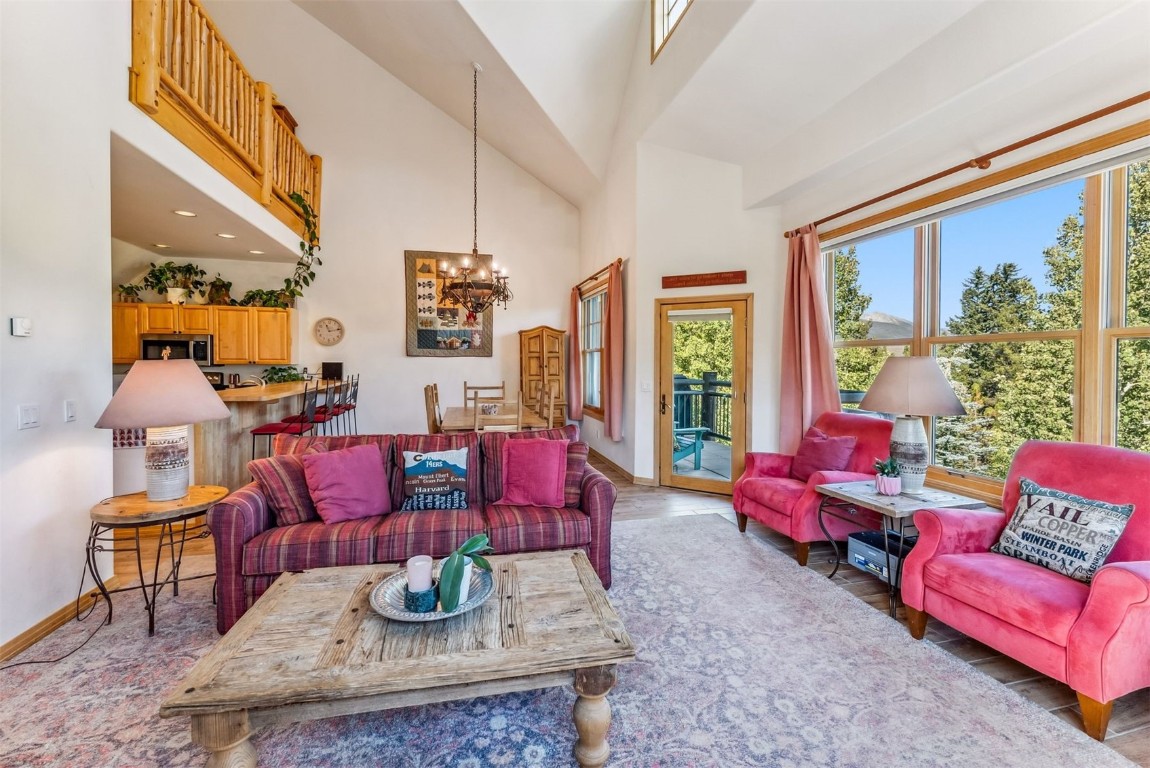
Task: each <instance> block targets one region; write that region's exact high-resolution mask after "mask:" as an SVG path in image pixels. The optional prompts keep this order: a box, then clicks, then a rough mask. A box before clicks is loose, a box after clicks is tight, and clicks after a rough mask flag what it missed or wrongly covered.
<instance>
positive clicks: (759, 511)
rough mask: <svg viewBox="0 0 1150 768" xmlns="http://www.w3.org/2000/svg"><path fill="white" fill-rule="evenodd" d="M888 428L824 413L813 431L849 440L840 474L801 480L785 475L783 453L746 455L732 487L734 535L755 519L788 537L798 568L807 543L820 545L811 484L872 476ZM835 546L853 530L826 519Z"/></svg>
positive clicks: (863, 521) (885, 447) (790, 459)
mask: <svg viewBox="0 0 1150 768" xmlns="http://www.w3.org/2000/svg"><path fill="white" fill-rule="evenodd" d="M891 426H892V425H891V423H890V422H889V421H886V420H885V419H879V418H875V417H873V416H862V415H860V414H856V413H829V412H828V413H824V414H823V415H822V416H819V418H818V419H817V420H816V421H815V423H814V427H815V428H816V429H818V430H819V431H821V432H823V433H824V434H826V435H828V436H829V437H839V436H844V435H851V436H853V437H854V438H855V447H854V451H853V452H852V453H851V455H850V459H849V460H848V461H847V464H846V466H845V467H844V468H843V469H841V470H834V471H819V472H815V473H813V474H812V475H811V476H810V478H808V479H807V480H798V479H796V478H794V477H792V475H791V469H792V465H793V463H794V458H795V457H794V456H791V455H789V454H784V453H748V454H747V457H746V461H747V463H746V469H745V470H744V471H743V476H742V477H740V478H739V479H738V480H737V481H736V482H735V492H734V498H733V499H732V501H733V503H734V507H735V514H736V516H737V517H738V521H739V530H740V531H744V532H745V531H746V530H747V518H750V519H752V520H757V521H758V522H760V523H762V524H763V525H765V526H767V527H768V528H773V529H774V530H776V531H778V532H779V533H782V534H784V535H786V536H790V537H791V538H792V539H794V543H795V559H796V560H798V562H799V565H806V564H807V556H808V555H809V554H810V548H811V542H812V541H826V536H825V535H824V534H823V532H822V529H821V528H819V523H818V511H819V502H820V501H821V500H822V495H821V494H819V493H818V492H817V491H815V486H816V485H823V484H824V483H849V482H853V481H856V480H870V479H872V478H873V477H874V462H875V459H876V458H886V457H887V455H888V454H889V453H890V431H891ZM865 514H868V513H865V512H861V511H860V522H859V525H863V526H869V527H871V528H878V527H879V526H880V521H879V519H878V517H877V516H873V517H872V518H866V517H864V515H865ZM824 522H825V524H826V526H827V529H828V530H829V531H830V534H831V536H832V537H833V538H834V539H835V540H836V541H842V540H844V539H846V537H847V535H848V534H850V533H853V532H855V531H857V530H859V527H858V526H855V525H852V524H851V523H849V522H846V521H842V520H837V519H835V518H832V517H827V518H826V519H825V520H824Z"/></svg>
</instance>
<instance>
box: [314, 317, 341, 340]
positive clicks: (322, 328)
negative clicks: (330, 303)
mask: <svg viewBox="0 0 1150 768" xmlns="http://www.w3.org/2000/svg"><path fill="white" fill-rule="evenodd" d="M312 332H313V333H314V334H315V340H316V341H318V342H319V343H320V344H323V345H324V346H325V347H330V346H332V345H333V344H339V343H340V342H341V341H343V323H341V322H340V321H339V320H336V319H335V318H334V317H321V318H320V319H319V320H316V321H315V326H314V327H313V329H312Z"/></svg>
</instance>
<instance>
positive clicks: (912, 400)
mask: <svg viewBox="0 0 1150 768" xmlns="http://www.w3.org/2000/svg"><path fill="white" fill-rule="evenodd" d="M859 408H861V409H863V410H866V411H877V412H879V413H893V414H905V415H908V416H962V415H964V414H965V413H966V409H965V408H963V407H962V403H961V402H959V399H958V397H957V396H956V395H955V394H954V388H953V387H951V385H950V382H949V381H947V380H946V376H944V375H943V373H942V369H941V368H939V367H938V362H937V361H936V360H935V359H934V358H933V357H929V356H926V357H896V356H894V355H892V356H890V357H888V358H887V359H886V362H884V363H883V364H882V369H881V370H880V371H879V372H878V376H876V377H875V380H874V383H873V384H871V386H870V389H868V390H867V393H866V396H865V397H863V399H862V402H860V403H859Z"/></svg>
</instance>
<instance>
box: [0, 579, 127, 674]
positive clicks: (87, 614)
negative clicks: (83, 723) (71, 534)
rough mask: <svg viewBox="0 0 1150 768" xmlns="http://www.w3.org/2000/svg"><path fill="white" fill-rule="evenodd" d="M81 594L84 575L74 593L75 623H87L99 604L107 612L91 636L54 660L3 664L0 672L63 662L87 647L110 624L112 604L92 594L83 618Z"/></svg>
mask: <svg viewBox="0 0 1150 768" xmlns="http://www.w3.org/2000/svg"><path fill="white" fill-rule="evenodd" d="M85 574H86V572H85ZM83 594H84V574H82V575H81V576H80V588H79V589H78V590H77V591H76V621H81V622H82V621H87V620H88V618H89V617H90V616H91V615H92V613H93V612H94V611H95V610H96V606H97V605H98V604H99V603H100V602H103V603H104V604H105V605H107V607H108V612H107V613H106V614H104V617H103V620H102V621H101V622H100V623H99V624H97V625H96V628H95V629H93V630H92V632H91V634H89V635H88V637H86V638H85V639H84V642H82V643H80V644H79V645H77V646H76V647H75V648H73V649H72V650H70V651H68V652H67V653H65V654H64V655H63V656H59V657H57V658H55V659H32V660H30V661H18V662H16V663H15V664H5V665H4V666H2V667H0V672H3V671H4V670H6V669H13V668H15V667H23V666H26V665H29V664H55V663H56V662H57V661H63V660H64V659H66V658H68V657H69V656H71V655H72V654H73V653H75V652H76V651H78V650H80V649H81V648H83V647H84V646H85V645H87V644H88V642H89V641H90V640H91V639H92V638H93V637H95V636H96V633H97V632H99V631H100V629H101V628H102V627H104V626H105V625H106V624H109V623H111V620H112V602H111V600H106V599H102V598H103V595H100V594H99V593H93V594H92V605H90V606H89V607H88V610H87V611H85V612H84V615H83V616H81V615H80V598H81V597H82V596H83Z"/></svg>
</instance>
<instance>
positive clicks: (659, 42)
mask: <svg viewBox="0 0 1150 768" xmlns="http://www.w3.org/2000/svg"><path fill="white" fill-rule="evenodd" d="M692 2H694V0H651V61H654V60H655V57H656V56H658V55H659V51H661V50H663V45H664V44H665V43H666V42H667V38H669V37H670V36H671V33H672V32H674V31H675V25H676V24H678V23H679V19H680V18H682V16H683V14H684V13H685V12H686V10H687V7H688V6H690V5H691V3H692Z"/></svg>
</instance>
